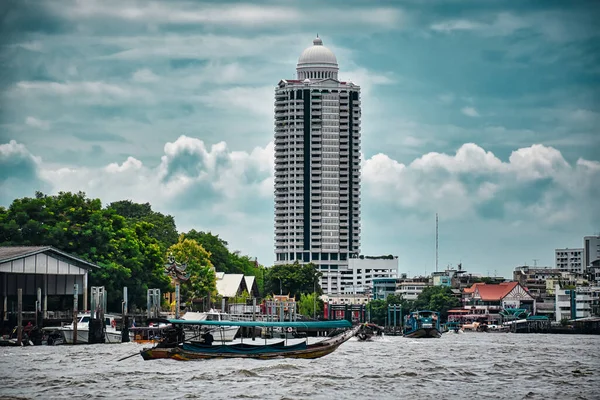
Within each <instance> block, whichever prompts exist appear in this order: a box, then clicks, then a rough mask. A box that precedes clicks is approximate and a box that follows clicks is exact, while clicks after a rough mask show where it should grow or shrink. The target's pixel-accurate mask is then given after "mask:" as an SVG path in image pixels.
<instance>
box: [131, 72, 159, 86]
mask: <svg viewBox="0 0 600 400" xmlns="http://www.w3.org/2000/svg"><path fill="white" fill-rule="evenodd" d="M158 79H159V78H158V76H157V75H156V74H155V73H154V72H152V71H151V70H149V69H148V68H144V69H138V70H137V71H135V73H134V74H133V80H134V81H135V82H141V83H148V82H156V81H157V80H158Z"/></svg>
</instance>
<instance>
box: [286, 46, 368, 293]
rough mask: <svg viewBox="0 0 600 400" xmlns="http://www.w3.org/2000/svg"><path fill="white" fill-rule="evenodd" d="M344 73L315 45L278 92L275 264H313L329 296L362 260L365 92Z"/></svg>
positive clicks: (308, 49)
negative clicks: (362, 96) (342, 76)
mask: <svg viewBox="0 0 600 400" xmlns="http://www.w3.org/2000/svg"><path fill="white" fill-rule="evenodd" d="M338 69H339V68H338V64H337V59H336V57H335V55H334V54H333V52H332V51H331V50H329V49H328V48H327V47H325V46H323V41H322V40H321V39H320V38H316V39H315V40H314V41H313V46H311V47H309V48H307V49H306V50H304V52H303V53H302V55H301V56H300V59H299V60H298V65H297V67H296V71H297V75H298V78H297V79H289V80H281V81H280V82H279V84H278V85H277V87H276V88H275V264H286V263H293V262H294V261H298V262H300V263H308V262H312V263H314V264H315V265H317V266H318V268H319V269H320V270H321V272H322V273H323V279H322V281H321V286H322V288H323V290H324V291H325V292H326V293H341V292H342V290H343V289H344V284H343V279H342V278H341V276H342V274H343V273H344V272H348V260H349V259H350V258H353V257H355V256H356V255H358V254H360V116H361V108H360V87H359V86H356V85H355V84H353V83H352V82H340V81H339V80H338ZM350 274H351V272H350ZM350 279H351V278H350Z"/></svg>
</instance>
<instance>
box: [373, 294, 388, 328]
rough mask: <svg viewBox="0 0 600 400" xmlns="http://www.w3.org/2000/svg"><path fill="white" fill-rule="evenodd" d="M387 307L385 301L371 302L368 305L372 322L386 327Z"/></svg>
mask: <svg viewBox="0 0 600 400" xmlns="http://www.w3.org/2000/svg"><path fill="white" fill-rule="evenodd" d="M387 306H388V305H387V302H386V301H385V300H371V301H370V302H369V305H368V307H369V313H370V315H371V322H373V323H375V324H377V325H384V324H385V322H386V319H387Z"/></svg>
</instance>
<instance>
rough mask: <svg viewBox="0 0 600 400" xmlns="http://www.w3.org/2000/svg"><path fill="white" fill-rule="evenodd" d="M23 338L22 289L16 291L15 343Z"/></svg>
mask: <svg viewBox="0 0 600 400" xmlns="http://www.w3.org/2000/svg"><path fill="white" fill-rule="evenodd" d="M22 340H23V289H21V288H19V289H18V291H17V344H18V345H19V346H20V345H21V343H22Z"/></svg>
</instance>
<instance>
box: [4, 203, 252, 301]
mask: <svg viewBox="0 0 600 400" xmlns="http://www.w3.org/2000/svg"><path fill="white" fill-rule="evenodd" d="M186 239H189V241H187V242H186ZM190 241H191V242H192V243H190ZM194 244H197V245H199V246H200V247H201V248H202V249H203V252H201V251H198V249H197V248H196V247H195V246H194ZM0 245H3V246H53V247H55V248H57V249H59V250H62V251H64V252H67V253H70V254H73V255H75V256H78V257H80V258H83V259H85V260H88V261H90V262H92V263H95V264H97V265H98V266H99V268H96V269H92V270H91V271H90V276H89V285H90V286H104V287H105V288H106V291H107V294H108V308H109V310H115V311H116V310H120V309H121V301H122V289H123V287H124V286H127V288H128V293H129V303H130V308H131V309H133V308H135V307H136V306H137V307H144V306H145V305H146V295H147V290H148V289H149V288H158V289H160V290H161V291H162V292H167V291H170V290H173V287H172V286H171V283H170V278H169V277H168V276H167V275H166V274H165V262H166V257H167V255H168V250H169V249H170V248H172V249H171V252H173V253H175V254H176V257H178V258H183V259H185V261H184V260H179V259H178V260H177V261H184V262H188V263H189V265H190V267H189V268H190V270H189V271H190V273H192V274H193V275H194V276H195V277H196V278H194V279H192V280H191V282H190V284H189V294H190V295H194V296H196V295H198V296H205V295H206V294H207V293H210V292H211V291H214V278H213V277H214V272H212V277H211V273H210V272H208V270H205V269H203V268H200V267H205V266H208V267H209V266H211V265H214V266H215V267H216V269H217V271H223V272H230V273H243V274H246V275H254V276H255V277H256V281H257V284H258V286H259V290H260V289H262V282H263V277H264V268H263V267H262V266H260V265H258V263H257V262H256V261H255V260H252V259H251V258H250V257H248V256H240V255H239V254H236V253H231V252H230V251H229V250H228V249H227V242H226V241H224V240H222V239H220V238H219V237H218V235H212V234H211V233H204V232H197V231H195V230H191V231H190V232H188V233H187V234H185V235H184V236H183V238H182V239H181V240H180V238H179V234H178V233H177V229H176V225H175V220H174V218H173V217H172V216H170V215H164V214H161V213H159V212H155V211H153V210H152V207H151V206H150V204H149V203H145V204H138V203H134V202H132V201H130V200H122V201H117V202H113V203H110V204H109V205H108V206H106V207H103V206H102V201H101V200H100V199H91V198H88V197H87V196H86V195H85V193H83V192H78V193H71V192H60V193H58V194H57V195H45V194H43V193H41V192H36V194H35V196H34V197H31V198H30V197H24V198H20V199H15V200H14V201H13V202H12V203H11V205H10V206H9V207H7V208H4V207H0ZM173 246H175V247H173ZM195 260H198V261H197V262H196V261H195ZM221 268H222V269H221ZM211 270H212V269H211ZM182 301H185V299H182Z"/></svg>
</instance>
